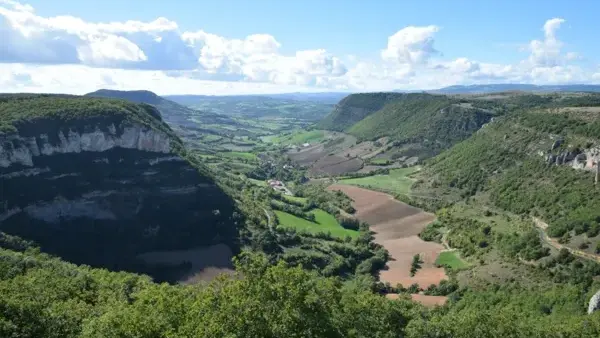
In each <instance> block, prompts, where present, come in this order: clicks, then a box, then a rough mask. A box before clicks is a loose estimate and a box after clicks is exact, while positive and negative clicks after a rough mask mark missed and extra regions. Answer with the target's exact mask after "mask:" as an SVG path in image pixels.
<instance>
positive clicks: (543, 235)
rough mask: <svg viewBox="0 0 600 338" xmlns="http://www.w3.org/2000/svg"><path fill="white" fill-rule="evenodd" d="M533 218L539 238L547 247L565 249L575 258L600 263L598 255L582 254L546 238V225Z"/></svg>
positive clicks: (548, 237)
mask: <svg viewBox="0 0 600 338" xmlns="http://www.w3.org/2000/svg"><path fill="white" fill-rule="evenodd" d="M532 218H533V223H534V224H535V226H536V227H537V228H538V230H539V232H540V237H541V239H542V240H543V241H544V242H546V243H547V244H548V245H550V246H552V247H554V248H556V249H557V250H560V249H563V248H564V249H567V250H569V252H570V253H571V254H573V255H575V256H578V257H581V258H585V259H589V260H592V261H594V262H599V263H600V256H598V255H594V254H590V253H587V252H583V251H581V250H577V249H573V248H569V247H568V246H565V245H562V244H560V243H558V240H556V239H554V238H551V237H550V236H548V234H547V233H546V229H547V228H548V223H546V222H544V221H542V220H541V219H539V218H537V217H532Z"/></svg>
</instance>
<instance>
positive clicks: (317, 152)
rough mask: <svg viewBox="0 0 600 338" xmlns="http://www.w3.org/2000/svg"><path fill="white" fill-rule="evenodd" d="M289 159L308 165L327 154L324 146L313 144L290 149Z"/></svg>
mask: <svg viewBox="0 0 600 338" xmlns="http://www.w3.org/2000/svg"><path fill="white" fill-rule="evenodd" d="M288 155H289V156H290V159H292V161H294V162H296V163H298V164H299V165H301V166H309V165H311V164H312V163H314V162H315V161H318V160H319V159H321V158H323V157H325V156H327V152H326V151H325V147H324V146H323V145H322V144H315V145H312V146H309V147H306V148H302V149H298V150H292V151H290V152H288Z"/></svg>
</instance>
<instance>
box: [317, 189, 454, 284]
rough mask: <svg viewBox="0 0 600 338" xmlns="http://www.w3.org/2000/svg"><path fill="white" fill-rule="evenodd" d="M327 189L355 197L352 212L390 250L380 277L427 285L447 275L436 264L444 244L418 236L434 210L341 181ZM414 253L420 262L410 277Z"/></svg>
mask: <svg viewBox="0 0 600 338" xmlns="http://www.w3.org/2000/svg"><path fill="white" fill-rule="evenodd" d="M328 189H329V190H341V191H342V192H344V193H345V194H346V195H348V196H349V197H350V198H352V199H353V200H354V203H353V205H354V208H355V209H356V210H357V212H356V214H355V216H356V217H357V218H358V219H360V220H361V221H364V222H367V223H369V225H370V226H371V230H373V232H375V242H377V243H379V244H381V245H383V246H384V247H385V248H386V249H387V250H388V251H389V253H390V255H391V260H390V261H389V262H388V264H387V265H388V269H387V270H384V271H382V272H381V273H380V279H381V281H383V282H389V283H390V284H391V285H393V286H395V285H396V284H398V283H400V284H402V285H403V286H404V287H408V286H409V285H411V284H413V283H418V284H419V286H420V287H421V288H427V287H428V286H429V285H431V284H438V283H439V282H440V281H441V280H443V279H447V276H446V273H445V271H444V269H443V268H437V267H436V266H435V260H436V259H437V256H438V255H439V253H440V252H441V251H442V250H443V249H444V247H443V245H441V244H438V243H433V242H425V241H423V240H422V239H421V238H419V236H418V234H419V233H420V232H421V231H422V230H423V229H424V228H425V226H427V224H429V223H430V222H432V221H433V220H434V219H435V216H434V215H433V214H430V213H427V212H424V211H422V210H421V209H418V208H415V207H412V206H410V205H408V204H405V203H402V202H400V201H397V200H395V199H394V198H393V197H392V196H390V195H388V194H385V193H381V192H376V191H372V190H368V189H363V188H359V187H355V186H349V185H343V184H334V185H331V186H329V187H328ZM416 254H419V255H421V259H422V260H423V264H422V267H421V269H419V270H418V271H417V273H416V274H415V276H413V277H411V276H410V267H411V262H412V259H413V256H414V255H416Z"/></svg>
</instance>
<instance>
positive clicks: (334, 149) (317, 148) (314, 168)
mask: <svg viewBox="0 0 600 338" xmlns="http://www.w3.org/2000/svg"><path fill="white" fill-rule="evenodd" d="M355 144H356V137H354V136H352V135H347V134H343V133H336V132H331V133H329V134H328V135H327V138H326V139H325V140H323V141H322V142H321V143H317V144H313V145H310V146H308V147H304V148H298V149H294V150H290V151H289V152H288V156H289V157H290V159H291V160H292V161H294V162H296V163H297V164H299V165H301V166H305V167H309V166H310V167H311V172H312V173H313V174H315V175H319V174H333V175H337V174H342V173H347V172H354V171H357V170H359V169H360V168H361V167H362V164H363V162H362V160H361V159H358V158H355V156H348V157H346V156H345V153H344V155H343V156H342V155H340V154H342V153H343V152H344V149H349V148H351V147H352V146H354V145H355Z"/></svg>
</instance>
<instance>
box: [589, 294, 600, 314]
mask: <svg viewBox="0 0 600 338" xmlns="http://www.w3.org/2000/svg"><path fill="white" fill-rule="evenodd" d="M598 310H600V291H598V292H596V294H595V295H594V296H592V298H591V299H590V303H589V305H588V311H587V313H588V314H592V313H594V312H595V311H598Z"/></svg>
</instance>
